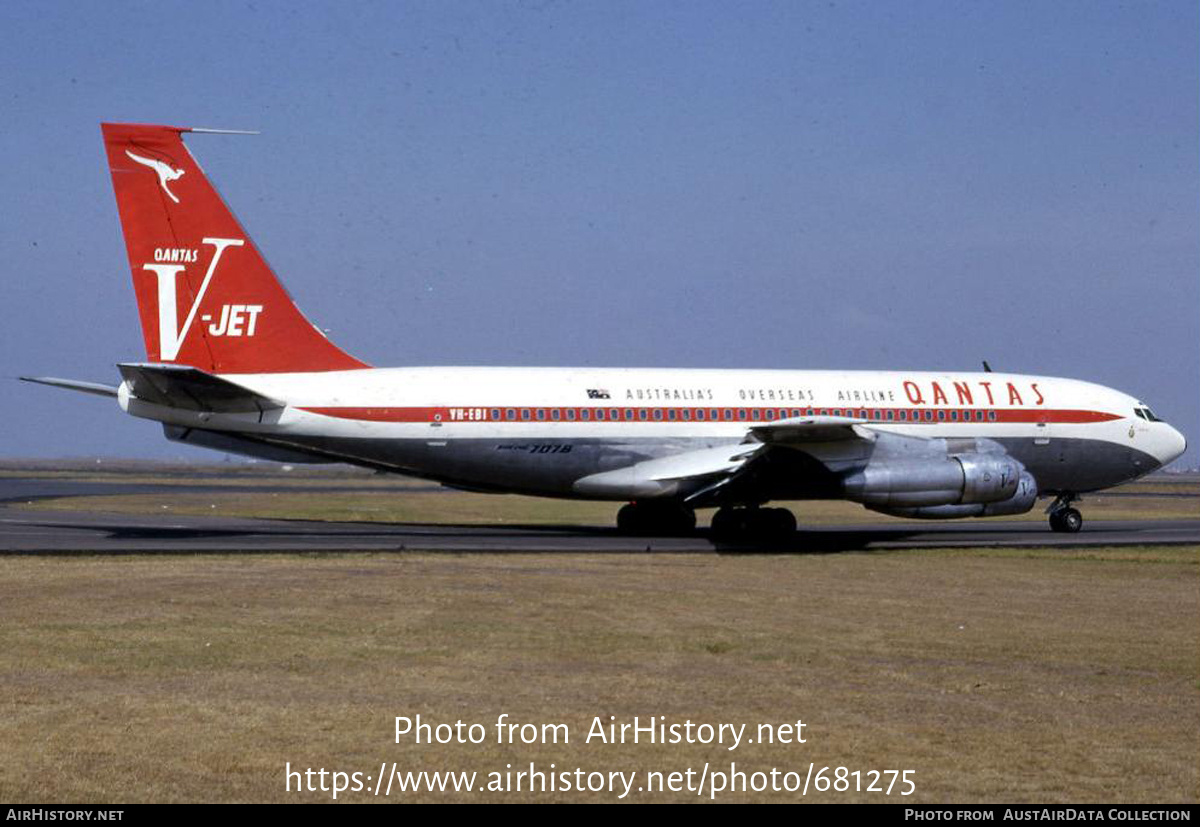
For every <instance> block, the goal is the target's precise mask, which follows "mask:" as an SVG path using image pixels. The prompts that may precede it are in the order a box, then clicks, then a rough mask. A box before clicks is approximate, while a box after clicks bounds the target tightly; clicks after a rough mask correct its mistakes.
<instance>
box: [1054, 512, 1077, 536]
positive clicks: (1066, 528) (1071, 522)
mask: <svg viewBox="0 0 1200 827" xmlns="http://www.w3.org/2000/svg"><path fill="white" fill-rule="evenodd" d="M1050 528H1051V529H1053V530H1054V531H1058V532H1060V533H1063V534H1074V533H1075V532H1077V531H1079V529H1081V528H1083V515H1082V514H1080V513H1079V510H1078V509H1075V508H1062V509H1059V510H1058V511H1055V512H1053V513H1052V514H1051V515H1050Z"/></svg>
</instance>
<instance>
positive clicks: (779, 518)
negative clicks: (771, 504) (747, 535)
mask: <svg viewBox="0 0 1200 827" xmlns="http://www.w3.org/2000/svg"><path fill="white" fill-rule="evenodd" d="M755 523H756V524H755V525H754V535H755V538H756V539H758V540H762V541H767V542H775V543H778V542H781V541H783V540H786V539H787V538H789V537H791V536H792V535H793V534H795V533H796V517H795V516H794V515H793V514H792V512H790V511H788V510H787V509H786V508H764V509H762V510H761V511H759V512H758V519H757V520H756V521H755Z"/></svg>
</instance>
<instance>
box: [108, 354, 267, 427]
mask: <svg viewBox="0 0 1200 827" xmlns="http://www.w3.org/2000/svg"><path fill="white" fill-rule="evenodd" d="M117 367H118V368H119V369H120V371H121V376H123V377H124V378H125V382H126V383H127V384H128V385H129V392H130V394H131V395H132V396H134V397H135V398H137V399H140V400H142V401H143V402H149V403H151V404H154V405H162V406H164V407H167V408H180V409H182V410H186V411H211V412H213V413H260V414H261V413H263V412H265V411H270V410H277V409H279V408H283V407H285V406H284V403H283V402H279V401H278V400H275V399H271V398H270V397H267V396H263V395H262V394H260V393H256V392H255V391H252V390H250V389H249V388H246V387H243V386H242V385H239V384H237V383H236V382H230V381H229V380H228V379H223V378H221V377H220V376H214V375H213V374H211V373H207V372H205V371H202V370H200V369H199V368H190V367H186V366H183V365H149V364H133V363H123V364H120V365H117Z"/></svg>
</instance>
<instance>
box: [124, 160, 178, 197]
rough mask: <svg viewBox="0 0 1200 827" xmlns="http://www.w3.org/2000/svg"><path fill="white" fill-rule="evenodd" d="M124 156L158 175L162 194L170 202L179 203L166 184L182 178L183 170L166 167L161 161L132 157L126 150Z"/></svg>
mask: <svg viewBox="0 0 1200 827" xmlns="http://www.w3.org/2000/svg"><path fill="white" fill-rule="evenodd" d="M125 154H126V155H128V156H129V157H130V158H132V159H133V160H135V161H137V162H138V163H139V164H141V165H142V166H146V167H150V169H152V170H154V171H155V172H157V173H158V183H159V184H160V185H161V186H162V188H163V192H165V193H166V194H167V195H169V196H170V197H171V200H172V201H174V202H175V203H176V204H178V203H179V199H178V198H176V197H175V193H173V192H171V190H170V189H169V188H168V187H167V182H168V181H174V180H175V179H177V178H181V177H183V173H184V170H182V169H174V168H172V167H171V166H170V165H168V164H166V163H164V162H162V161H159V160H157V159H155V158H143V157H142V156H141V155H134V154H133V153H132V152H130V151H129V150H128V149H127V150H125Z"/></svg>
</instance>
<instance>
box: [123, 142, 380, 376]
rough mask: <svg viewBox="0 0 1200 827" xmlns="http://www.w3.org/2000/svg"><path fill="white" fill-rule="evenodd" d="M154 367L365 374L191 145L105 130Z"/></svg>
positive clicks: (148, 346) (149, 353)
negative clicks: (305, 306)
mask: <svg viewBox="0 0 1200 827" xmlns="http://www.w3.org/2000/svg"><path fill="white" fill-rule="evenodd" d="M101 129H102V131H103V133H104V145H105V149H106V151H107V153H108V166H109V169H110V171H111V172H112V179H113V190H114V191H115V192H116V196H117V209H118V211H119V212H120V214H121V227H122V229H123V230H124V233H125V248H126V250H127V252H128V254H129V266H130V269H131V271H132V276H133V287H134V292H135V293H136V294H137V303H138V313H139V315H140V317H141V322H142V335H143V336H144V338H145V341H146V355H147V357H148V359H149V360H150V361H151V362H167V363H174V364H180V365H191V366H193V367H197V368H200V369H202V370H206V371H209V372H211V373H280V372H303V371H330V370H350V369H355V368H365V367H367V365H366V364H364V363H363V362H360V361H359V360H357V359H355V358H354V357H352V356H350V355H349V354H347V353H345V352H344V351H342V350H341V349H340V348H338V347H337V346H336V345H335V344H333V342H331V341H329V340H328V339H327V338H326V337H325V335H324V334H323V333H321V331H320V330H318V329H317V328H316V327H315V326H314V325H313V324H312V322H310V321H308V319H306V318H305V317H304V314H302V313H301V312H300V310H299V308H297V307H296V305H295V304H294V303H293V302H292V299H291V297H290V296H289V295H288V293H287V291H286V290H285V289H284V288H283V285H282V284H280V282H279V279H278V278H276V276H275V273H274V272H273V271H272V270H271V268H270V266H269V265H268V264H267V262H266V260H265V259H263V257H262V255H261V254H260V253H259V251H258V248H257V247H256V246H255V245H254V242H253V241H251V240H250V238H249V236H247V235H246V231H245V230H243V229H242V225H241V224H240V223H239V222H238V220H237V219H236V218H235V217H234V216H233V213H232V212H230V210H229V208H228V207H227V206H226V205H225V202H224V201H223V200H222V199H221V196H219V195H218V194H217V191H216V190H215V189H214V188H213V186H212V184H210V183H209V182H208V179H207V178H206V177H205V176H204V173H203V172H202V171H201V169H200V166H199V164H197V163H196V161H195V159H194V158H192V155H191V153H190V152H188V149H187V147H185V146H184V144H183V139H182V134H183V133H184V132H190V131H192V130H190V129H188V128H185V127H174V126H150V125H143V124H109V123H106V124H102V125H101Z"/></svg>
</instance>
